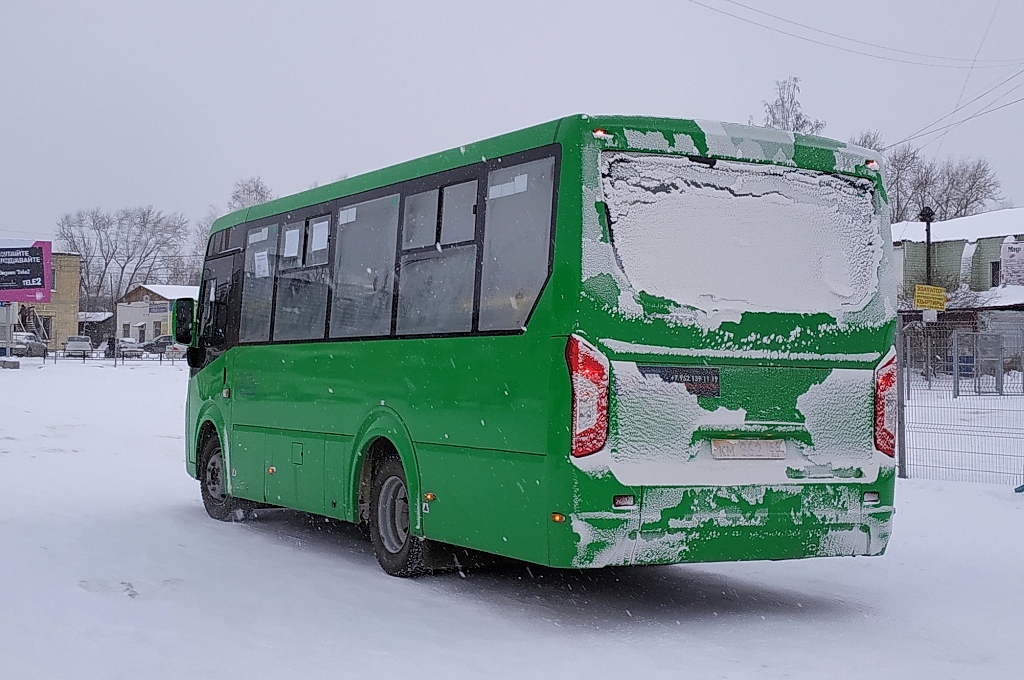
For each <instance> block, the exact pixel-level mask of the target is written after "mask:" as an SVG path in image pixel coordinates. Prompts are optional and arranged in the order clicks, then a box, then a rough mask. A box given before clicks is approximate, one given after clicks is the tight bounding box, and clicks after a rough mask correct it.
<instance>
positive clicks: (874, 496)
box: [864, 491, 878, 505]
mask: <svg viewBox="0 0 1024 680" xmlns="http://www.w3.org/2000/svg"><path fill="white" fill-rule="evenodd" d="M877 503H878V492H877V491H865V492H864V504H865V505H875V504H877Z"/></svg>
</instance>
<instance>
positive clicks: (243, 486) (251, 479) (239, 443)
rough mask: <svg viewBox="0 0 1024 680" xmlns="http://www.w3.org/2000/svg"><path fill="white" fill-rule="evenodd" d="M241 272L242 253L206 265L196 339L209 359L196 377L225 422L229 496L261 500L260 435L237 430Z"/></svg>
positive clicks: (261, 453) (203, 396)
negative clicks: (235, 385)
mask: <svg viewBox="0 0 1024 680" xmlns="http://www.w3.org/2000/svg"><path fill="white" fill-rule="evenodd" d="M241 271H242V254H241V253H240V252H235V253H232V254H228V255H223V256H221V257H217V258H215V259H211V260H207V262H206V264H205V266H204V269H203V285H202V288H201V290H200V293H199V308H200V312H199V319H200V321H199V324H200V325H199V337H198V340H199V345H200V347H202V348H203V350H204V354H205V359H204V365H203V367H202V368H201V369H200V370H199V373H198V375H197V377H199V390H200V395H201V397H202V399H203V402H204V403H211V402H212V404H213V406H214V408H215V409H216V410H217V411H219V412H220V414H221V417H222V418H223V428H224V429H223V431H222V432H221V437H222V441H221V444H222V446H223V447H224V455H225V463H226V465H227V469H228V471H229V472H228V474H227V479H228V489H229V491H230V493H231V495H233V496H238V497H239V498H248V499H251V500H257V501H262V500H263V448H264V447H263V446H262V445H261V442H260V441H258V437H256V438H253V437H249V436H247V433H245V432H242V431H238V430H236V429H235V428H233V423H234V418H233V415H234V414H233V403H234V402H233V397H234V396H235V395H233V394H232V385H233V382H234V381H233V378H234V371H233V367H232V363H233V359H234V352H228V349H230V348H231V347H233V346H235V345H236V344H237V343H238V323H239V316H240V308H241Z"/></svg>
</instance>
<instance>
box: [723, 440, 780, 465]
mask: <svg viewBox="0 0 1024 680" xmlns="http://www.w3.org/2000/svg"><path fill="white" fill-rule="evenodd" d="M711 456H712V457H713V458H715V459H716V460H782V459H784V458H785V457H786V442H785V441H783V440H782V439H712V440H711Z"/></svg>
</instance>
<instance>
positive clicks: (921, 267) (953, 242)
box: [892, 208, 1024, 300]
mask: <svg viewBox="0 0 1024 680" xmlns="http://www.w3.org/2000/svg"><path fill="white" fill-rule="evenodd" d="M892 240H893V250H894V254H895V257H896V264H897V270H898V272H899V276H900V283H901V286H902V287H903V288H906V289H912V288H913V286H914V285H915V284H919V283H925V278H926V275H925V263H926V261H927V255H926V253H925V225H924V223H923V222H899V223H897V224H894V225H892ZM931 240H932V282H933V283H934V285H937V286H943V287H945V288H946V289H947V290H949V289H950V288H955V287H957V286H958V285H960V284H966V285H967V288H968V289H969V290H971V291H974V292H976V293H982V295H979V296H975V297H977V298H979V299H982V300H984V299H985V298H992V299H993V300H998V299H1000V298H1005V299H1007V300H1015V299H1018V298H1019V297H1020V296H1021V295H1020V293H1021V291H1017V290H1016V289H1017V288H1021V287H1024V208H1008V209H1005V210H994V211H992V212H987V213H982V214H980V215H971V216H970V217H959V218H957V219H954V220H947V221H945V222H933V223H932V238H931Z"/></svg>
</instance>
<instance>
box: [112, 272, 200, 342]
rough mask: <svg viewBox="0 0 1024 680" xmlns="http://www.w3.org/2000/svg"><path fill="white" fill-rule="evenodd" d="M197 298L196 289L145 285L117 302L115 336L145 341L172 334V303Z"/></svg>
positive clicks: (196, 287)
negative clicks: (180, 299) (182, 299)
mask: <svg viewBox="0 0 1024 680" xmlns="http://www.w3.org/2000/svg"><path fill="white" fill-rule="evenodd" d="M178 298H192V299H194V300H198V299H199V286H171V285H159V284H145V285H140V286H135V287H134V288H132V289H131V290H130V291H128V292H127V293H125V295H124V297H122V298H121V299H120V300H118V301H117V335H118V336H119V337H122V338H135V339H136V340H138V341H139V342H148V341H150V340H152V339H153V338H156V337H158V336H161V335H166V334H168V333H170V332H171V302H172V301H174V300H177V299H178Z"/></svg>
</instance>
